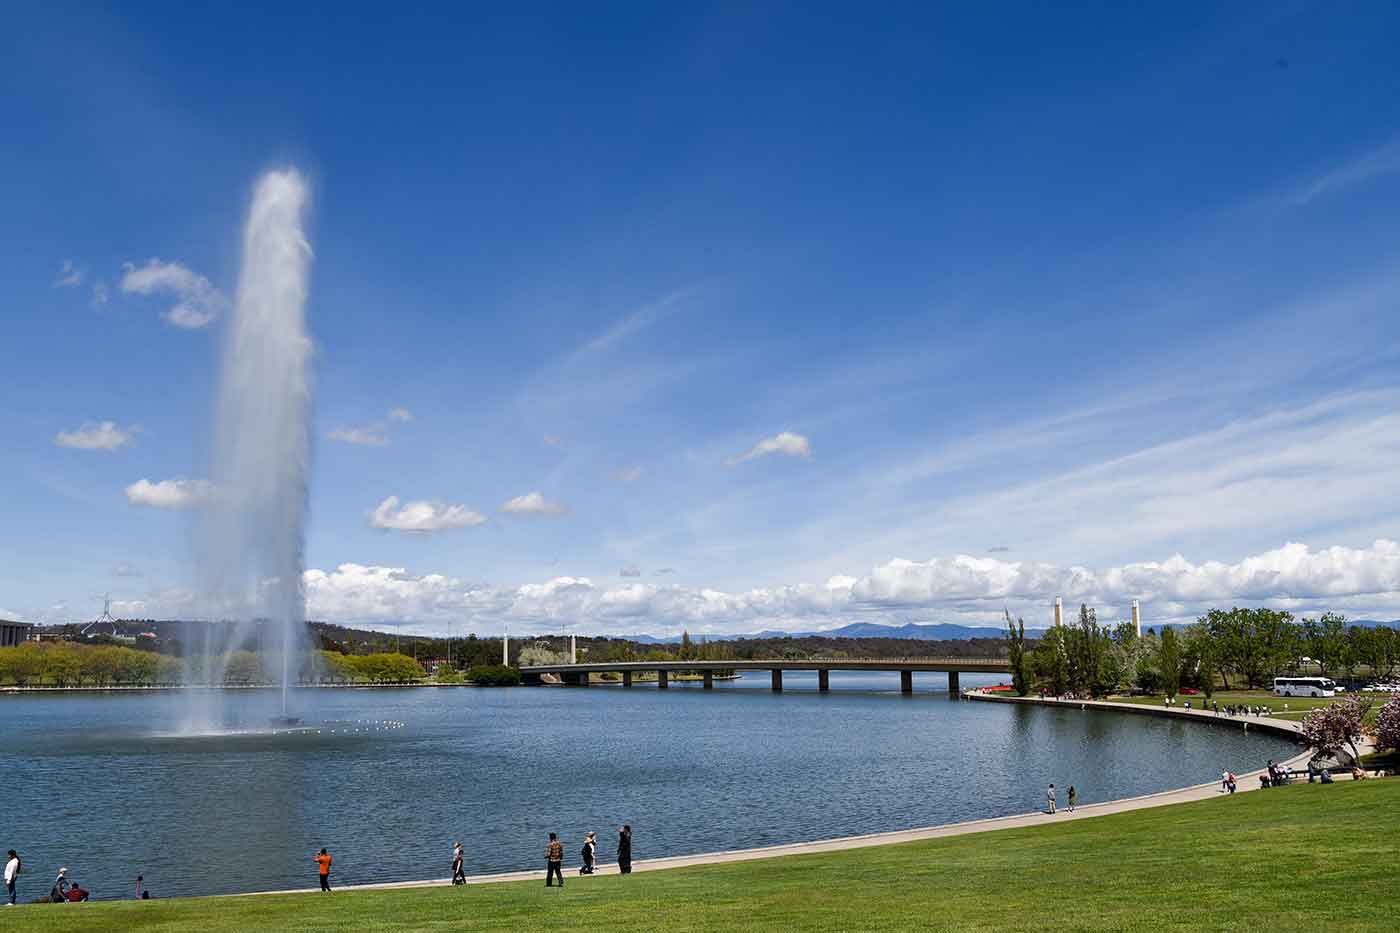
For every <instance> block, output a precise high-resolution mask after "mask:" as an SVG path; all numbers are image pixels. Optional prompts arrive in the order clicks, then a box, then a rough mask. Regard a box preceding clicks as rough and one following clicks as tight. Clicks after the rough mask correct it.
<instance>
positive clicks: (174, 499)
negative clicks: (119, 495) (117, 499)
mask: <svg viewBox="0 0 1400 933" xmlns="http://www.w3.org/2000/svg"><path fill="white" fill-rule="evenodd" d="M213 488H214V487H213V485H212V484H211V483H210V482H209V481H208V480H205V479H163V480H161V481H160V482H158V483H153V482H151V481H150V480H148V479H139V480H137V481H136V482H134V483H132V484H131V485H130V486H128V487H126V501H128V502H130V503H131V504H132V505H144V506H149V507H150V508H153V509H166V510H168V511H179V510H182V509H192V508H195V507H196V506H200V505H203V504H204V503H205V502H208V501H209V497H210V495H211V494H212V493H213Z"/></svg>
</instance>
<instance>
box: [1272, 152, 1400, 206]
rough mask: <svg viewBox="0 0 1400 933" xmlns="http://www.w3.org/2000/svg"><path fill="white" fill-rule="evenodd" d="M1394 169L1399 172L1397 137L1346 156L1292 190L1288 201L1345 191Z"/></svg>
mask: <svg viewBox="0 0 1400 933" xmlns="http://www.w3.org/2000/svg"><path fill="white" fill-rule="evenodd" d="M1394 172H1400V139H1392V140H1391V141H1390V142H1387V143H1385V144H1383V145H1381V146H1377V147H1376V148H1374V149H1371V150H1369V151H1367V152H1363V153H1361V154H1360V155H1358V156H1355V157H1353V158H1351V159H1349V160H1348V161H1346V162H1344V163H1342V164H1341V165H1339V166H1337V167H1336V168H1335V169H1333V170H1331V171H1330V172H1327V173H1326V174H1324V175H1322V176H1321V177H1319V178H1316V179H1314V180H1313V181H1311V182H1309V183H1308V184H1307V185H1304V186H1303V187H1302V188H1300V189H1298V190H1297V191H1295V192H1293V194H1292V195H1291V196H1290V198H1289V200H1291V201H1292V202H1293V203H1295V204H1298V205H1304V204H1307V203H1309V202H1310V201H1313V200H1314V199H1316V198H1319V197H1321V196H1322V195H1325V194H1331V193H1333V192H1337V191H1345V190H1346V189H1348V188H1354V187H1356V186H1357V185H1362V184H1365V183H1366V182H1368V181H1371V180H1372V179H1374V178H1379V177H1381V176H1383V175H1389V174H1392V173H1394Z"/></svg>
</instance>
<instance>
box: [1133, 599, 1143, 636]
mask: <svg viewBox="0 0 1400 933" xmlns="http://www.w3.org/2000/svg"><path fill="white" fill-rule="evenodd" d="M1133 631H1134V632H1136V633H1137V637H1138V638H1141V637H1142V612H1141V611H1139V609H1138V601H1137V600H1136V599H1135V600H1133Z"/></svg>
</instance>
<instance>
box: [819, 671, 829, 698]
mask: <svg viewBox="0 0 1400 933" xmlns="http://www.w3.org/2000/svg"><path fill="white" fill-rule="evenodd" d="M817 689H818V690H820V691H821V692H822V693H826V692H827V691H828V690H830V689H831V671H827V670H821V671H817Z"/></svg>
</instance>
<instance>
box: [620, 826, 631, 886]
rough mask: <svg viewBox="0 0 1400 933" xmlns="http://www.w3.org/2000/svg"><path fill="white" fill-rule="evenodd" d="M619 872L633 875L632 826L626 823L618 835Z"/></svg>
mask: <svg viewBox="0 0 1400 933" xmlns="http://www.w3.org/2000/svg"><path fill="white" fill-rule="evenodd" d="M617 870H618V871H620V872H622V873H623V874H624V875H630V874H632V824H630V823H626V824H624V825H623V827H622V831H621V832H619V833H618V834H617Z"/></svg>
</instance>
